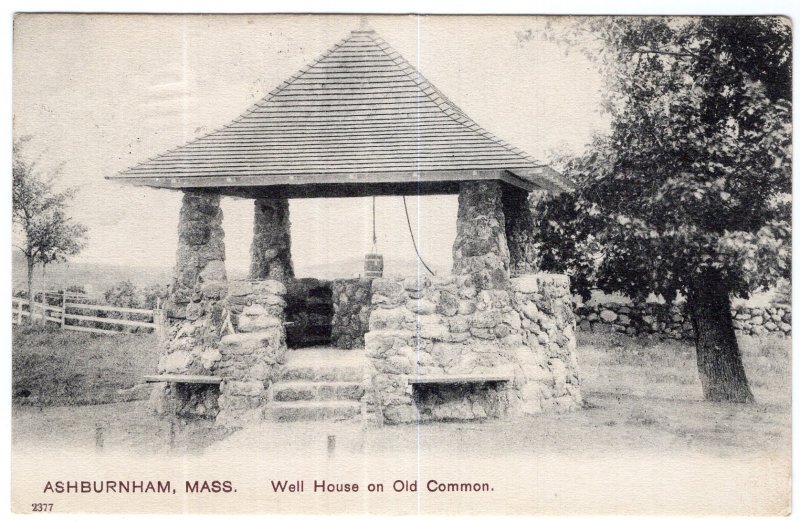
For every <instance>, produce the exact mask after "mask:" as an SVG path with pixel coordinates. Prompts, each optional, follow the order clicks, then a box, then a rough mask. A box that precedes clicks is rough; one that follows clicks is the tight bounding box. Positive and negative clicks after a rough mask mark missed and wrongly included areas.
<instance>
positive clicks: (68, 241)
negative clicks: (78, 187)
mask: <svg viewBox="0 0 800 522" xmlns="http://www.w3.org/2000/svg"><path fill="white" fill-rule="evenodd" d="M27 141H28V139H27V138H21V139H18V140H16V141H15V142H14V145H13V151H12V154H13V165H12V189H11V192H12V219H13V223H14V226H15V229H16V230H15V231H16V233H17V236H18V238H19V241H18V244H16V245H15V246H16V247H17V248H18V249H19V250H20V251H21V252H22V253H23V255H24V256H25V261H26V264H27V275H28V279H27V283H28V307H29V310H30V311H31V312H33V269H34V267H35V266H36V264H38V263H41V265H42V267H43V269H44V267H45V266H46V265H48V264H49V263H53V262H60V261H64V260H66V259H67V258H68V257H69V256H72V255H75V254H77V253H78V252H80V251H81V249H82V248H83V246H84V243H85V238H86V227H84V226H83V225H81V224H79V223H75V222H74V221H73V220H72V219H71V218H70V217H69V216H67V213H66V206H67V203H68V202H69V201H70V200H71V199H72V198H73V197H74V191H73V190H70V189H67V190H65V191H63V192H58V191H56V190H55V189H54V188H53V184H52V179H53V178H54V177H55V176H56V175H57V174H58V172H54V173H51V175H50V176H49V178H48V179H45V178H43V176H42V175H41V174H40V173H39V172H38V169H37V165H36V162H34V161H29V160H27V159H25V158H24V157H23V155H22V147H23V145H24V144H25V143H26V142H27ZM32 317H33V316H32V315H31V318H32Z"/></svg>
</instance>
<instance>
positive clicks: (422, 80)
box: [372, 31, 541, 165]
mask: <svg viewBox="0 0 800 522" xmlns="http://www.w3.org/2000/svg"><path fill="white" fill-rule="evenodd" d="M372 33H373V34H374V35H375V36H374V37H373V38H372V40H373V41H374V42H375V43H376V44H377V45H378V47H379V48H380V49H381V50H382V51H383V52H384V53H385V54H386V56H387V57H389V58H390V59H391V60H392V61H393V62H394V63H395V64H397V65H399V66H404V67H405V68H408V69H410V70H411V71H413V72H414V73H415V75H416V77H414V76H413V75H410V76H409V78H410V79H411V80H412V81H414V82H415V83H416V84H417V85H418V86H419V87H420V88H421V90H422V92H424V93H425V94H426V95H427V96H428V98H429V99H430V100H431V101H432V102H433V103H435V104H436V105H437V106H439V108H440V109H443V110H442V112H443V113H444V114H445V115H447V116H448V117H450V119H452V120H454V121H456V122H458V123H460V124H462V125H464V126H465V127H467V128H469V129H470V130H473V131H476V132H478V133H479V134H481V135H483V136H485V137H486V138H488V139H489V140H491V141H493V142H495V143H497V144H498V145H500V146H501V147H503V148H505V149H506V150H508V151H510V152H512V153H514V154H516V155H517V156H520V157H521V158H523V159H525V160H527V161H530V162H532V163H535V164H537V165H541V162H539V161H537V160H536V159H534V158H533V157H531V156H530V155H529V154H528V153H526V152H525V151H523V150H522V149H520V148H518V147H515V146H513V145H511V144H510V143H508V142H507V141H505V140H502V139H500V138H498V137H497V136H495V135H494V134H493V133H491V132H489V131H488V130H486V129H485V128H483V127H482V126H481V125H480V124H478V123H477V122H476V121H475V120H473V119H472V118H470V117H469V116H467V114H466V112H464V111H463V110H462V109H461V108H460V107H459V106H458V105H456V104H455V103H453V101H451V100H450V98H448V97H447V96H446V95H445V94H444V93H443V92H442V91H440V90H439V89H437V88H436V86H435V85H433V83H431V82H430V81H429V80H428V79H427V78H426V77H425V76H423V74H422V73H421V72H420V71H419V70H418V69H417V68H416V67H414V66H413V65H412V64H411V63H410V62H409V61H408V60H406V59H405V58H404V57H403V55H402V54H400V53H399V52H397V51H396V50H395V49H394V48H393V47H392V46H391V45H389V43H388V42H386V40H384V39H383V38H381V36H380V35H378V34H377V33H375V32H374V31H372ZM391 55H396V57H395V58H392V56H391ZM423 84H425V85H426V86H427V90H426V89H425V88H423ZM429 91H433V92H432V93H431V92H429ZM431 94H433V95H434V96H436V97H437V98H439V99H440V100H441V101H442V103H441V104H440V103H438V102H437V100H436V99H435V98H433V97H432V96H431ZM442 105H444V106H445V107H442ZM447 109H449V111H450V112H449V111H448V110H447ZM452 113H455V114H456V117H454V115H453V114H452Z"/></svg>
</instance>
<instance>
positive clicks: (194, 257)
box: [151, 192, 228, 417]
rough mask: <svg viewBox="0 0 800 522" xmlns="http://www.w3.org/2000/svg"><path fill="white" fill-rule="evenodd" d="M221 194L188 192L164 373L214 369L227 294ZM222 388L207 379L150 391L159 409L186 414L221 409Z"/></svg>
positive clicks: (168, 310)
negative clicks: (207, 381) (204, 383)
mask: <svg viewBox="0 0 800 522" xmlns="http://www.w3.org/2000/svg"><path fill="white" fill-rule="evenodd" d="M219 202H220V196H219V195H215V194H205V193H201V192H185V193H184V195H183V206H182V207H181V213H180V218H179V220H178V252H177V260H176V263H175V274H174V278H173V283H172V286H171V287H170V292H169V295H168V297H167V300H166V303H165V306H164V309H165V314H166V318H165V319H164V322H163V326H162V329H161V332H160V338H161V342H162V346H163V349H164V355H163V356H162V357H161V358H160V359H159V361H158V372H159V373H170V374H185V375H203V374H206V375H209V374H214V372H215V370H216V367H217V364H218V362H219V361H220V359H221V354H220V352H219V350H218V349H217V342H218V340H219V329H220V326H221V323H222V312H223V299H224V298H225V296H226V294H227V287H228V285H227V275H226V272H225V242H224V239H225V232H224V231H223V230H222V210H221V209H220V207H219ZM218 395H219V390H217V389H215V387H212V386H207V385H181V384H178V385H162V386H158V387H156V389H155V390H154V392H153V396H152V397H151V400H152V405H153V409H154V410H155V411H156V412H159V413H170V412H171V413H175V414H178V415H184V416H210V417H213V416H214V415H216V408H217V396H218Z"/></svg>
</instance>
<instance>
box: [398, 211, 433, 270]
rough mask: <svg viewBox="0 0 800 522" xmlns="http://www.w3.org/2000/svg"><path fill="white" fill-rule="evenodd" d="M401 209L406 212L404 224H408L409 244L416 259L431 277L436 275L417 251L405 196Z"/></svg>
mask: <svg viewBox="0 0 800 522" xmlns="http://www.w3.org/2000/svg"><path fill="white" fill-rule="evenodd" d="M403 208H404V209H405V210H406V223H408V233H409V234H411V244H412V245H414V252H415V253H416V254H417V259H419V262H420V263H422V266H424V267H425V269H426V270H427V271H428V272H430V273H431V275H432V276H435V275H436V274H434V273H433V270H431V269H430V268H429V267H428V265H426V264H425V261H424V260H423V259H422V256H421V255H419V250H418V249H417V241H416V240H415V239H414V231H413V230H412V229H411V218H409V217H408V205H407V204H406V197H405V196H403Z"/></svg>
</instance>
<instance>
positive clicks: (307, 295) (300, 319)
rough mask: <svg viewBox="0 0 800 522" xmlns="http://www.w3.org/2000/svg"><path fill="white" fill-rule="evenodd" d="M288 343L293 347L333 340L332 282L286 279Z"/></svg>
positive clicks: (326, 343) (322, 343) (319, 344)
mask: <svg viewBox="0 0 800 522" xmlns="http://www.w3.org/2000/svg"><path fill="white" fill-rule="evenodd" d="M286 321H288V322H289V323H291V324H287V325H286V342H287V343H288V345H289V347H290V348H300V347H304V346H325V345H328V344H330V343H331V324H332V322H333V294H332V293H331V282H330V281H321V280H319V279H313V278H304V279H291V280H289V281H288V282H286Z"/></svg>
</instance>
